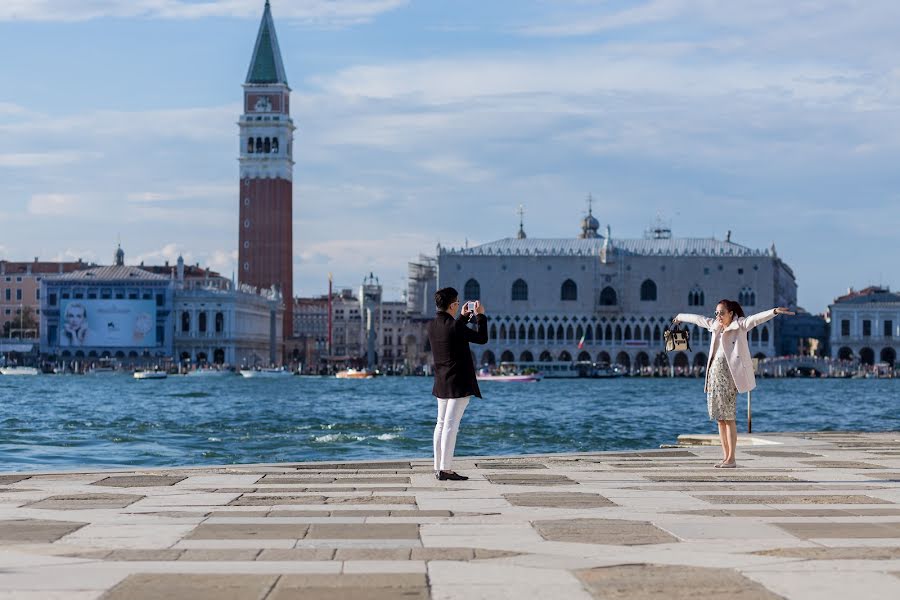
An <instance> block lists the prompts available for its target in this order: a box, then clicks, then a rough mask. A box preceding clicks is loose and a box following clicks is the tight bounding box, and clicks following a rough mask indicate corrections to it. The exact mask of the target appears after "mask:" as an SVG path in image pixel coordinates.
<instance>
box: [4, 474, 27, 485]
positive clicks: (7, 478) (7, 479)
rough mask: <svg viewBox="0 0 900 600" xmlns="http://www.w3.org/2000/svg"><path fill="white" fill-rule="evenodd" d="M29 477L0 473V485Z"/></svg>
mask: <svg viewBox="0 0 900 600" xmlns="http://www.w3.org/2000/svg"><path fill="white" fill-rule="evenodd" d="M30 478H31V477H30V476H29V475H0V485H11V484H13V483H19V482H20V481H25V480H26V479H30Z"/></svg>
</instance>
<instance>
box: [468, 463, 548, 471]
mask: <svg viewBox="0 0 900 600" xmlns="http://www.w3.org/2000/svg"><path fill="white" fill-rule="evenodd" d="M475 467H476V468H479V469H504V470H510V471H514V470H527V469H546V468H547V465H543V464H541V463H535V462H477V463H475Z"/></svg>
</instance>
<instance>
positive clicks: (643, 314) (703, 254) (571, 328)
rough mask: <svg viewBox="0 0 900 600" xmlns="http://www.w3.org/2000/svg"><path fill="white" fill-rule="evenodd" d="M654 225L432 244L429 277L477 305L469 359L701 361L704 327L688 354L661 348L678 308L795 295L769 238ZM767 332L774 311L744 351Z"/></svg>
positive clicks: (764, 347)
mask: <svg viewBox="0 0 900 600" xmlns="http://www.w3.org/2000/svg"><path fill="white" fill-rule="evenodd" d="M656 233H657V234H656V235H655V236H654V235H651V236H648V237H647V238H643V239H623V240H619V239H613V238H611V237H609V230H608V229H607V236H597V237H587V238H580V239H524V238H523V237H520V238H518V239H516V238H506V239H503V240H499V241H496V242H491V243H487V244H483V245H480V246H475V247H472V248H465V249H451V248H439V256H438V280H439V284H438V285H439V287H446V286H452V287H454V288H456V289H457V290H458V291H459V293H460V299H461V300H475V299H478V300H480V301H481V302H482V303H483V304H484V306H485V308H486V311H487V315H488V317H489V318H490V326H489V333H490V341H489V342H488V344H486V345H485V346H480V347H473V350H474V351H475V358H476V360H477V361H478V362H479V363H494V362H498V361H502V360H515V361H523V362H524V361H551V360H562V361H573V360H577V361H582V360H583V361H592V362H600V363H610V364H613V363H618V364H621V365H623V366H625V367H627V368H637V367H646V366H649V365H660V366H663V365H667V366H672V365H673V363H674V366H676V367H681V368H687V367H688V366H690V365H694V366H699V365H703V366H705V364H706V351H707V349H708V343H709V337H708V333H706V332H699V331H694V332H692V344H691V346H692V349H693V356H688V355H685V354H678V355H675V356H671V355H670V356H668V357H667V356H666V355H665V354H662V351H663V342H662V333H663V331H664V329H665V328H666V327H667V326H668V325H669V323H670V322H671V319H672V317H673V316H674V315H676V314H677V313H679V312H693V313H698V314H703V315H709V316H712V314H713V312H714V311H715V305H716V302H717V301H718V300H720V299H723V298H729V299H734V300H738V301H739V302H741V304H742V305H743V307H744V310H745V311H746V313H747V314H752V313H754V312H759V311H763V310H766V309H769V308H772V307H773V306H792V307H793V306H796V301H797V300H796V298H797V286H796V282H795V280H794V274H793V272H792V271H791V269H790V268H789V267H788V266H787V265H786V264H785V263H784V262H783V261H782V260H781V259H780V258H779V257H778V256H777V254H776V253H775V250H774V247H772V248H770V249H768V250H754V249H751V248H747V247H745V246H741V245H739V244H736V243H733V242H731V241H730V239H727V240H724V241H722V240H716V239H684V238H681V239H678V238H672V237H671V236H670V235H668V232H667V231H657V232H656ZM729 237H730V236H729ZM777 333H778V330H777V323H773V322H770V323H767V324H765V325H763V326H761V327H759V328H757V329H755V330H754V331H753V332H752V333H751V337H750V348H751V352H752V353H753V354H754V355H755V356H759V357H763V356H772V355H773V354H774V349H775V341H776V337H777ZM582 336H583V337H584V343H583V347H582V348H581V349H579V348H578V344H579V341H580V340H581V338H582Z"/></svg>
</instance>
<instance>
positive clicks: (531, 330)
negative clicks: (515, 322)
mask: <svg viewBox="0 0 900 600" xmlns="http://www.w3.org/2000/svg"><path fill="white" fill-rule="evenodd" d="M528 341H529V342H533V341H534V323H531V324H530V325H529V326H528Z"/></svg>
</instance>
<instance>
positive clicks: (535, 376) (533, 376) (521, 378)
mask: <svg viewBox="0 0 900 600" xmlns="http://www.w3.org/2000/svg"><path fill="white" fill-rule="evenodd" d="M543 378H544V376H543V375H542V374H540V373H528V374H521V375H499V374H498V375H494V374H491V373H478V374H476V375H475V379H477V380H478V381H517V382H530V381H540V380H541V379H543Z"/></svg>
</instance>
